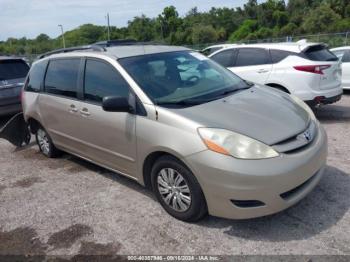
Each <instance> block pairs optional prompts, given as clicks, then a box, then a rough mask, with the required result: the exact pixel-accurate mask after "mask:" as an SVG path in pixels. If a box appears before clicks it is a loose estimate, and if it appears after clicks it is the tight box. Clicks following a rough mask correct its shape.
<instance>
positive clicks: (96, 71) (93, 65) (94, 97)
mask: <svg viewBox="0 0 350 262" xmlns="http://www.w3.org/2000/svg"><path fill="white" fill-rule="evenodd" d="M128 95H129V85H128V83H127V82H126V81H125V80H124V78H123V77H122V76H121V75H120V73H119V72H118V71H117V70H116V69H114V68H113V67H112V66H111V65H109V64H107V63H106V62H103V61H98V60H93V59H87V61H86V66H85V76H84V100H85V101H88V102H92V103H97V104H100V103H102V99H103V98H104V97H105V96H120V97H128Z"/></svg>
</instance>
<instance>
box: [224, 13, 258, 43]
mask: <svg viewBox="0 0 350 262" xmlns="http://www.w3.org/2000/svg"><path fill="white" fill-rule="evenodd" d="M257 27H258V22H257V21H256V20H250V19H248V20H245V21H244V22H243V24H242V25H241V26H240V27H239V28H238V29H237V30H236V31H235V32H233V33H232V34H231V36H230V41H231V42H235V41H239V40H243V39H246V37H247V36H248V35H249V34H251V33H253V32H254V31H255V30H256V29H257Z"/></svg>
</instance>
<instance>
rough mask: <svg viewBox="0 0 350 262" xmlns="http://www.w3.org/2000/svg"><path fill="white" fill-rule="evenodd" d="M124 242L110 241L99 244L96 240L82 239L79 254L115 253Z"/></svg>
mask: <svg viewBox="0 0 350 262" xmlns="http://www.w3.org/2000/svg"><path fill="white" fill-rule="evenodd" d="M121 246H122V244H120V243H119V242H118V243H108V244H99V243H95V242H86V241H82V242H81V246H80V250H79V254H80V255H97V256H101V255H115V254H116V253H118V251H119V250H120V248H121Z"/></svg>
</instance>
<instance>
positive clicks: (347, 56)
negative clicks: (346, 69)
mask: <svg viewBox="0 0 350 262" xmlns="http://www.w3.org/2000/svg"><path fill="white" fill-rule="evenodd" d="M333 53H334V54H335V55H336V56H337V57H338V59H339V60H341V61H342V62H350V51H347V50H337V51H333Z"/></svg>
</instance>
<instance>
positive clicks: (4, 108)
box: [0, 56, 29, 116]
mask: <svg viewBox="0 0 350 262" xmlns="http://www.w3.org/2000/svg"><path fill="white" fill-rule="evenodd" d="M28 71H29V66H28V64H27V63H26V62H25V61H24V60H23V59H20V58H13V57H4V56H0V116H3V115H9V114H13V113H17V112H20V111H21V110H22V108H21V100H20V93H21V89H22V87H23V84H24V79H25V77H26V76H27V73H28Z"/></svg>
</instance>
